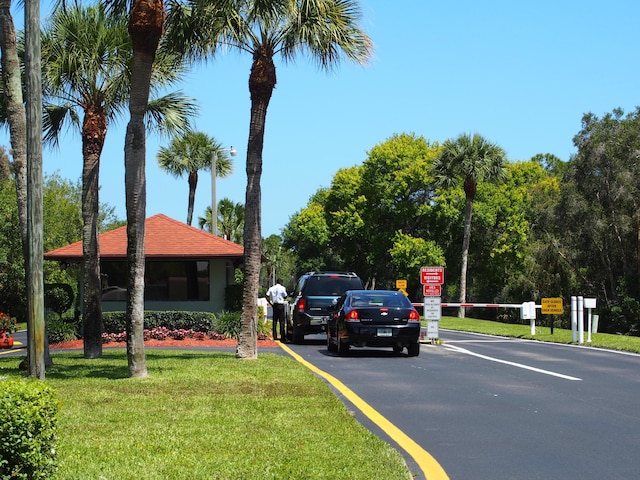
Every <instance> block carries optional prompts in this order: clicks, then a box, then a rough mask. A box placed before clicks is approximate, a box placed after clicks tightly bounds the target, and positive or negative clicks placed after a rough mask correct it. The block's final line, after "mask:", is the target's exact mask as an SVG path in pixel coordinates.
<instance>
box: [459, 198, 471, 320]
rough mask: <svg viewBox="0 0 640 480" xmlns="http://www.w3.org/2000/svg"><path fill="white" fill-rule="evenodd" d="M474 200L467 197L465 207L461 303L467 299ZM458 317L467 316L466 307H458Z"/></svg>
mask: <svg viewBox="0 0 640 480" xmlns="http://www.w3.org/2000/svg"><path fill="white" fill-rule="evenodd" d="M472 215H473V200H472V199H470V198H469V197H467V201H466V204H465V207H464V233H463V235H462V262H461V263H462V266H461V268H460V303H465V302H466V301H467V265H468V263H469V244H470V243H471V217H472ZM458 317H459V318H464V317H465V307H460V308H459V309H458Z"/></svg>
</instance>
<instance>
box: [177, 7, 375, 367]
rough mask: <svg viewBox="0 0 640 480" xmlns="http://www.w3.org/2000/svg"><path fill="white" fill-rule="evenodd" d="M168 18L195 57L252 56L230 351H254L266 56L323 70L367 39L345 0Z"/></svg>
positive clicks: (196, 10)
mask: <svg viewBox="0 0 640 480" xmlns="http://www.w3.org/2000/svg"><path fill="white" fill-rule="evenodd" d="M185 4H186V5H185V6H184V8H177V7H176V8H172V9H171V11H170V12H169V16H168V26H169V28H168V31H167V38H168V42H169V43H170V44H173V45H178V47H177V48H178V49H181V50H183V51H186V52H187V53H188V54H190V55H191V56H193V58H196V59H203V58H206V57H207V56H208V55H215V54H216V53H217V51H218V50H220V48H221V47H222V48H227V47H230V48H232V49H236V50H239V51H244V52H248V53H249V54H251V56H252V58H253V63H252V65H251V72H250V74H249V92H250V96H251V118H250V123H249V140H248V143H247V162H246V171H247V188H246V201H245V223H244V254H245V276H244V278H245V283H244V289H243V309H242V326H241V330H240V335H239V339H238V347H237V350H236V356H238V357H240V358H256V357H257V341H256V321H257V310H258V309H257V302H256V298H257V296H258V287H259V280H260V266H261V258H262V252H261V243H262V238H261V211H260V199H261V189H260V177H261V175H262V149H263V142H264V129H265V120H266V115H267V108H268V106H269V101H270V100H271V94H272V93H273V89H274V88H275V85H276V66H275V63H274V58H275V57H276V56H277V55H278V54H279V55H280V56H281V57H282V58H283V59H284V60H285V61H293V60H294V59H295V58H296V56H297V55H299V54H301V53H303V52H304V53H309V54H310V55H311V57H312V58H313V60H315V61H316V62H317V63H318V65H319V66H320V67H321V68H322V69H325V70H329V69H331V68H332V67H334V66H335V65H336V64H337V63H338V62H339V60H340V59H341V57H346V58H347V59H349V60H351V61H354V62H356V63H359V64H364V63H366V61H367V60H368V59H369V57H370V53H371V41H370V39H369V37H368V36H367V35H366V34H365V33H364V32H363V31H362V30H361V28H360V27H359V25H358V20H359V18H360V8H359V4H358V2H357V1H352V0H249V1H243V2H238V1H233V0H226V1H213V0H187V1H186V2H185Z"/></svg>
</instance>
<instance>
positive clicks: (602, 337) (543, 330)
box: [439, 317, 640, 353]
mask: <svg viewBox="0 0 640 480" xmlns="http://www.w3.org/2000/svg"><path fill="white" fill-rule="evenodd" d="M538 321H539V320H538ZM439 327H440V328H445V329H450V330H461V331H465V332H477V333H486V334H490V335H501V336H504V337H517V338H528V339H532V340H540V341H543V342H556V343H572V342H571V340H572V338H571V330H565V329H562V328H557V327H556V328H554V329H553V335H552V334H551V329H550V328H549V327H548V326H541V325H539V324H536V334H535V335H531V327H530V326H529V325H528V324H527V325H513V324H508V323H500V322H492V321H488V320H476V319H473V318H457V317H442V319H441V320H440V322H439ZM584 342H585V343H584V345H587V346H591V347H598V348H610V349H612V350H623V351H627V352H635V353H640V337H630V336H627V335H612V334H608V333H593V334H592V335H591V343H587V330H586V329H585V332H584Z"/></svg>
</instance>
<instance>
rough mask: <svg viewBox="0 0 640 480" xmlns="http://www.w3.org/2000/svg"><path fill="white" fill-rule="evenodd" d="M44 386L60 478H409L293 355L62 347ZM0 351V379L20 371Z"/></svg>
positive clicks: (381, 444)
mask: <svg viewBox="0 0 640 480" xmlns="http://www.w3.org/2000/svg"><path fill="white" fill-rule="evenodd" d="M53 359H54V363H55V365H54V367H53V368H51V369H50V370H47V374H46V375H47V379H46V382H47V383H48V384H49V385H51V386H52V387H53V388H54V389H55V391H56V392H57V395H58V397H59V399H60V402H61V409H60V413H59V420H58V426H59V433H58V444H57V453H58V459H59V464H60V470H59V475H58V477H56V478H59V479H70V480H71V479H73V480H82V479H92V480H99V479H105V480H106V479H118V480H122V479H132V480H134V479H135V480H139V479H158V480H160V479H162V480H167V479H207V480H211V479H229V480H241V479H246V480H255V479H261V480H262V479H274V480H275V479H327V480H329V479H331V480H333V479H336V478H344V479H362V480H370V479H381V480H387V479H409V478H411V475H410V472H409V471H408V469H407V466H406V465H405V463H404V460H403V457H402V456H401V455H400V453H398V452H397V451H396V450H395V449H393V448H392V447H391V446H390V445H388V444H386V443H385V442H383V441H382V440H380V439H379V438H378V437H377V436H375V435H374V434H372V433H371V432H369V431H368V430H367V429H366V428H364V427H363V426H362V425H361V424H360V423H358V422H357V421H356V419H355V418H354V417H353V416H352V413H351V412H349V411H348V410H347V408H346V407H345V406H344V404H343V403H342V402H341V401H340V400H339V399H338V398H337V397H336V396H335V394H334V393H332V391H331V390H330V389H329V387H328V386H327V385H326V384H325V383H324V382H323V381H322V380H321V379H319V378H318V377H317V376H315V375H314V374H313V373H311V372H310V371H309V370H308V369H306V368H305V367H303V366H302V365H301V364H299V363H297V362H296V361H294V360H293V359H291V358H289V357H285V356H282V355H277V354H274V353H264V352H263V351H261V352H260V356H259V358H258V360H239V359H236V358H235V356H234V354H233V353H226V352H195V351H191V352H189V351H176V350H148V351H147V367H148V370H149V377H148V378H145V379H131V378H128V377H127V359H126V353H125V351H124V350H121V349H117V350H116V349H106V350H105V351H104V354H103V357H102V358H100V359H94V360H86V359H84V358H82V356H81V354H78V353H55V354H54V356H53ZM17 364H18V360H17V359H16V358H15V357H14V358H11V357H4V358H2V357H0V378H1V377H3V376H19V375H21V373H20V372H18V371H17Z"/></svg>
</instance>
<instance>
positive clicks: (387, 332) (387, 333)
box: [378, 328, 392, 337]
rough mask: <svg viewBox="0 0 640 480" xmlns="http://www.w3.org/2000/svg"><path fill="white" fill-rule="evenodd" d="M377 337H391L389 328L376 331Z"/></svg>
mask: <svg viewBox="0 0 640 480" xmlns="http://www.w3.org/2000/svg"><path fill="white" fill-rule="evenodd" d="M378 336H379V337H391V336H392V333H391V329H390V328H379V329H378Z"/></svg>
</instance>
